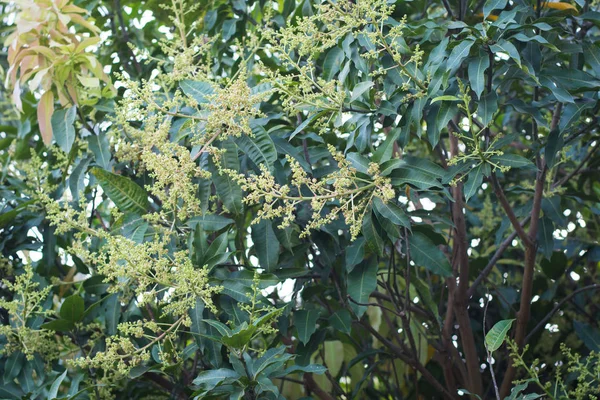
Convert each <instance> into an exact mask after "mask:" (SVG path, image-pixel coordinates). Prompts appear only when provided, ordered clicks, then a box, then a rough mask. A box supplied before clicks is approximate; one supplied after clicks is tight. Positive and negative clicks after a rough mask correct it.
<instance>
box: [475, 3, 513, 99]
mask: <svg viewBox="0 0 600 400" xmlns="http://www.w3.org/2000/svg"><path fill="white" fill-rule="evenodd" d="M497 1H504V2H506V0H497ZM489 66H490V57H489V56H488V55H487V54H481V55H480V56H479V57H477V58H474V59H472V60H471V62H469V69H468V72H469V82H470V83H471V89H473V91H474V92H475V94H476V95H477V98H480V97H481V93H483V90H484V89H485V79H486V78H485V70H486V69H488V67H489Z"/></svg>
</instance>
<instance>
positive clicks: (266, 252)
mask: <svg viewBox="0 0 600 400" xmlns="http://www.w3.org/2000/svg"><path fill="white" fill-rule="evenodd" d="M251 236H252V242H253V243H254V249H255V251H256V256H257V257H258V262H259V263H260V266H261V268H264V269H265V270H266V271H268V272H272V271H274V270H275V269H277V264H278V262H279V246H280V244H279V240H278V239H277V236H276V235H275V231H274V230H273V223H272V222H271V221H269V220H265V219H263V220H261V221H260V222H258V223H257V224H255V225H252V233H251Z"/></svg>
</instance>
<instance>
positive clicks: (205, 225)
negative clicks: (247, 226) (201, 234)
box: [188, 214, 235, 232]
mask: <svg viewBox="0 0 600 400" xmlns="http://www.w3.org/2000/svg"><path fill="white" fill-rule="evenodd" d="M234 222H235V221H234V220H232V219H231V218H227V217H223V216H222V215H217V214H204V215H200V216H197V217H193V218H190V219H189V221H188V225H189V226H191V227H194V226H196V225H200V226H201V227H202V229H204V230H205V231H208V232H212V231H218V230H221V229H223V228H225V227H226V226H229V225H231V224H233V223H234Z"/></svg>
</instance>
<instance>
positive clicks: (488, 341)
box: [485, 319, 514, 353]
mask: <svg viewBox="0 0 600 400" xmlns="http://www.w3.org/2000/svg"><path fill="white" fill-rule="evenodd" d="M513 321H514V319H505V320H502V321H499V322H497V323H496V324H495V325H494V326H493V327H492V329H490V331H489V332H488V333H487V334H486V335H485V345H486V347H487V349H488V351H489V352H490V353H491V352H494V351H496V350H498V349H499V348H500V346H502V343H504V339H506V334H507V333H508V331H509V330H510V327H511V326H512V323H513Z"/></svg>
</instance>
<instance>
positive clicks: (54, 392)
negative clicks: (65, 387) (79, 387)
mask: <svg viewBox="0 0 600 400" xmlns="http://www.w3.org/2000/svg"><path fill="white" fill-rule="evenodd" d="M67 371H68V370H66V369H65V371H64V372H63V373H62V374H60V375H59V376H58V377H57V378H56V379H55V380H54V382H52V386H50V390H49V391H48V399H55V398H56V397H57V396H58V389H60V384H61V383H62V382H63V381H64V380H65V377H66V376H67Z"/></svg>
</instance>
